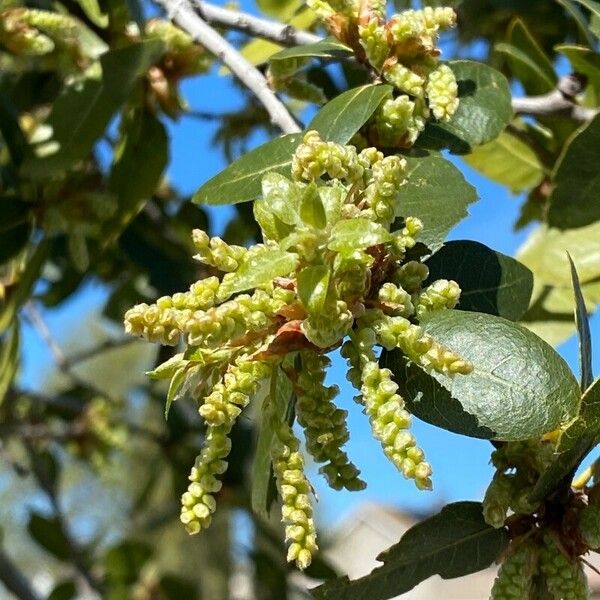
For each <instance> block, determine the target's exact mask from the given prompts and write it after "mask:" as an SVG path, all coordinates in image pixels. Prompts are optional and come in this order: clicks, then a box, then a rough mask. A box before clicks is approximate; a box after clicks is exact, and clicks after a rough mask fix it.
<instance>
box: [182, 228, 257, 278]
mask: <svg viewBox="0 0 600 600" xmlns="http://www.w3.org/2000/svg"><path fill="white" fill-rule="evenodd" d="M192 241H193V242H194V246H195V247H196V250H198V254H196V256H194V258H195V259H196V260H199V261H200V262H202V263H204V264H206V265H209V266H211V267H215V268H217V269H219V271H225V272H227V273H229V272H231V271H235V270H236V269H237V268H238V267H239V266H240V262H241V261H242V259H243V258H244V256H245V255H246V253H247V252H248V250H247V249H246V248H243V247H242V246H232V245H230V244H228V243H227V242H224V241H223V240H222V239H221V238H219V237H213V238H209V237H208V234H207V233H206V232H204V231H202V230H201V229H194V230H193V231H192Z"/></svg>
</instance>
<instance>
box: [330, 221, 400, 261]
mask: <svg viewBox="0 0 600 600" xmlns="http://www.w3.org/2000/svg"><path fill="white" fill-rule="evenodd" d="M390 239H391V236H390V234H389V232H388V231H387V230H386V228H385V227H383V226H382V225H380V224H379V223H374V222H373V221H370V220H369V219H344V220H342V221H338V222H337V223H336V224H335V225H334V226H333V227H332V229H331V241H330V242H329V244H327V247H328V248H329V249H330V250H333V251H335V252H339V253H340V254H344V255H350V254H352V253H353V252H354V251H355V250H362V249H363V248H369V247H371V246H377V244H384V243H385V242H389V241H390Z"/></svg>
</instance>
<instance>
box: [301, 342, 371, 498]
mask: <svg viewBox="0 0 600 600" xmlns="http://www.w3.org/2000/svg"><path fill="white" fill-rule="evenodd" d="M330 364H331V363H330V361H329V359H328V358H327V357H325V356H323V355H320V354H317V353H315V352H303V353H302V370H301V371H300V373H299V375H298V380H297V386H296V395H297V400H296V415H297V418H298V422H299V423H300V425H302V427H303V428H304V434H305V436H306V449H307V450H308V452H309V453H310V455H311V456H312V457H313V458H314V460H315V462H317V463H325V464H324V465H323V466H321V467H320V468H319V473H322V474H323V475H324V476H325V478H326V479H327V482H328V483H329V485H330V486H331V487H332V488H333V489H335V490H341V489H344V488H345V489H347V490H349V491H355V490H362V489H364V488H365V485H366V484H365V483H364V481H362V480H361V479H360V478H359V474H360V471H359V470H358V469H357V468H356V467H355V466H354V465H353V464H352V463H351V462H350V460H349V459H348V455H347V454H346V453H345V452H344V451H343V450H342V449H341V448H342V446H343V445H344V444H345V443H346V442H347V441H348V439H349V437H350V435H349V433H348V428H347V426H346V416H347V412H346V411H345V410H342V409H340V408H338V407H337V406H336V405H335V404H334V403H333V399H334V398H335V396H337V394H338V392H339V389H338V388H337V386H325V385H324V380H325V373H326V369H327V367H328V366H329V365H330Z"/></svg>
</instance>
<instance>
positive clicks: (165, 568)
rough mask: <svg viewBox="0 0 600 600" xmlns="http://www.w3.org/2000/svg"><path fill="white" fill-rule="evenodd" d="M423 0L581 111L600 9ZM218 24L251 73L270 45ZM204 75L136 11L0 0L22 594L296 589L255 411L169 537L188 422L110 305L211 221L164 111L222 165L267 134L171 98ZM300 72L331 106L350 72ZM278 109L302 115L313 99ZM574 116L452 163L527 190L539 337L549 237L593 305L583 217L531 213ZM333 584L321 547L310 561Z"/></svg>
mask: <svg viewBox="0 0 600 600" xmlns="http://www.w3.org/2000/svg"><path fill="white" fill-rule="evenodd" d="M421 4H425V5H438V4H440V5H441V4H454V5H455V6H456V7H457V10H458V14H459V27H458V29H457V30H456V32H454V33H452V34H451V35H450V36H448V37H447V39H446V40H445V41H444V48H445V49H446V56H447V57H448V58H453V57H474V58H477V59H480V60H485V61H487V62H489V63H490V64H491V65H492V66H494V67H496V68H498V69H500V70H501V71H502V72H503V73H504V74H505V75H506V76H507V77H508V78H509V79H510V80H511V83H512V84H513V89H514V90H515V92H516V93H524V94H528V95H535V94H543V93H546V92H549V91H551V90H552V89H554V88H555V86H556V82H557V80H558V74H564V73H566V72H571V71H576V72H577V73H579V74H581V75H582V76H583V78H585V80H586V81H587V86H585V90H584V92H583V93H582V96H581V98H580V101H581V103H582V104H583V105H584V106H589V107H596V106H597V105H598V94H599V93H600V56H599V55H598V54H597V52H596V51H597V39H596V38H595V37H594V35H595V34H597V33H598V31H600V11H599V10H598V9H596V8H594V6H595V5H596V4H598V3H593V2H589V1H587V2H584V1H577V0H556V1H549V0H530V1H528V2H521V1H518V0H512V1H511V0H463V1H462V2H433V1H432V2H423V3H418V2H410V1H403V0H396V1H395V5H396V8H397V9H404V8H407V7H409V6H413V5H414V6H419V5H421ZM38 9H39V10H38ZM255 10H256V11H257V12H258V13H262V14H263V15H266V16H267V17H270V18H275V19H278V20H284V21H289V22H291V23H293V24H294V25H296V26H297V27H301V28H310V29H312V30H315V31H318V27H317V25H316V23H315V19H314V15H312V13H310V11H309V10H308V9H306V8H305V7H304V6H303V2H302V1H301V0H286V1H282V0H277V1H276V0H257V1H256V7H255ZM39 11H42V12H39ZM228 37H229V39H231V40H232V41H233V42H234V43H235V44H236V45H238V46H239V47H240V48H241V50H242V52H243V54H244V55H245V56H246V57H247V58H248V59H250V60H251V61H252V62H253V63H254V64H257V65H261V68H262V67H264V66H265V64H266V61H267V60H268V57H269V56H270V55H271V54H272V53H273V52H275V51H277V50H278V49H279V48H278V47H277V46H276V45H274V44H273V43H271V42H266V41H263V40H250V39H248V38H245V37H244V36H243V35H241V34H239V33H235V32H233V33H231V34H230V35H229V34H228ZM218 70H219V65H215V64H214V61H213V60H212V57H210V56H208V55H207V54H206V53H205V52H204V51H203V50H202V48H200V47H198V46H196V45H194V44H192V43H191V41H190V40H189V39H185V36H183V37H182V35H181V32H179V31H177V30H175V29H174V28H173V27H171V26H170V25H169V24H168V21H165V20H163V17H162V16H161V15H160V13H159V12H158V10H157V9H156V8H155V7H153V6H152V5H151V3H149V2H148V3H146V2H142V1H141V0H127V1H125V0H63V1H62V2H58V1H50V0H37V1H36V0H32V1H28V2H17V1H11V0H0V336H1V337H0V461H1V463H0V464H1V465H2V466H1V469H2V473H1V474H0V505H1V507H2V508H1V509H0V511H1V514H2V519H1V521H2V529H3V537H2V543H1V545H0V581H2V582H3V584H4V585H5V586H6V587H7V589H10V590H12V592H15V593H17V594H18V595H19V596H20V597H23V598H36V597H48V598H51V599H52V600H59V599H63V600H66V599H69V598H75V597H98V596H100V597H105V598H110V599H115V600H116V599H120V598H135V599H139V600H143V599H150V598H152V599H154V598H156V599H171V598H173V599H174V598H190V599H194V598H198V599H200V598H210V599H215V598H226V597H229V593H230V592H229V590H230V586H231V585H232V581H234V580H235V578H236V577H237V576H238V575H239V573H242V574H243V579H244V581H246V582H247V587H248V586H249V587H248V589H246V590H245V591H243V594H246V595H245V596H244V597H256V598H265V599H267V598H273V599H275V598H277V599H283V598H286V597H290V598H293V597H304V596H306V594H307V593H306V585H305V584H306V581H305V580H301V579H298V578H297V576H296V575H294V574H293V573H292V571H291V567H288V566H287V565H286V564H285V561H284V551H283V544H282V542H281V541H280V540H281V536H280V535H279V531H278V528H279V525H278V524H277V523H276V522H264V521H262V520H260V519H259V518H257V517H255V516H253V515H252V513H251V511H250V510H249V499H248V495H249V494H248V477H249V464H248V461H249V456H250V455H251V453H249V452H248V453H242V452H243V451H242V449H244V448H250V447H251V446H252V443H253V439H254V431H253V428H252V422H251V420H246V421H242V423H241V425H240V426H239V427H237V429H236V430H235V433H234V435H235V438H236V439H235V440H234V444H233V448H234V452H237V453H238V454H237V455H234V456H232V459H231V468H230V469H229V471H228V473H227V474H226V476H225V481H224V484H225V485H224V488H223V491H222V492H221V498H220V499H219V504H220V507H221V508H220V510H219V512H218V516H217V520H216V522H215V523H214V525H213V526H212V527H211V528H210V529H209V530H208V531H207V532H204V533H203V534H202V535H201V536H196V537H188V536H187V535H186V534H185V532H184V530H183V528H182V527H181V526H180V523H179V520H178V518H177V515H178V512H179V497H180V495H181V492H182V491H183V490H184V488H185V486H186V479H187V475H188V468H189V465H190V464H192V463H193V460H194V456H195V454H196V453H197V450H198V448H199V446H200V444H201V440H202V435H203V431H202V427H201V423H200V421H199V419H198V418H197V414H196V412H195V410H194V408H193V405H192V404H191V403H190V404H189V405H188V404H186V403H185V402H178V403H176V404H175V405H174V406H173V407H172V409H171V413H170V417H169V419H168V421H165V419H164V416H163V407H164V396H165V391H166V390H165V389H164V386H163V385H162V384H161V383H160V382H152V381H150V380H148V379H146V378H145V377H144V375H143V374H144V372H145V371H147V370H150V369H152V368H153V366H155V365H156V364H158V363H160V362H163V361H164V360H165V359H167V358H168V357H169V355H170V354H169V353H170V352H171V351H172V349H169V348H164V349H161V350H160V351H156V350H155V349H153V348H152V347H149V346H146V345H144V344H140V343H138V342H136V341H132V340H129V339H124V338H123V334H122V328H121V323H122V316H123V313H124V311H125V310H126V309H127V308H129V307H130V306H132V305H134V304H136V303H139V302H144V301H152V300H153V299H154V298H156V297H157V296H161V295H166V294H172V293H174V292H176V291H180V290H185V289H187V288H188V287H189V286H190V285H191V284H192V283H193V282H194V281H195V280H196V279H198V278H200V277H203V276H204V275H205V273H204V272H203V270H202V269H203V267H202V266H201V265H199V263H197V262H195V261H193V260H192V258H191V256H192V254H193V253H194V251H193V246H192V244H191V238H190V232H191V229H192V228H194V227H199V228H202V229H205V230H208V231H209V233H210V232H213V233H214V226H212V225H211V220H210V219H209V215H208V214H207V213H206V212H205V211H204V210H203V208H202V207H199V206H196V205H194V204H192V203H191V202H190V201H189V198H188V197H186V196H185V195H182V194H181V193H180V192H179V191H178V189H177V181H170V180H169V179H168V178H167V177H166V176H165V170H166V168H167V167H168V165H169V161H170V149H171V148H170V136H169V133H168V132H169V127H170V125H168V124H169V122H172V121H178V120H180V119H182V118H183V117H184V116H186V115H187V116H186V118H196V119H202V120H204V121H209V122H211V123H213V124H214V127H213V131H214V137H213V140H212V142H213V145H214V152H222V153H223V154H224V156H225V157H226V158H227V160H232V159H234V158H235V157H237V156H239V155H240V153H243V152H244V151H245V150H246V149H248V148H250V147H252V146H253V145H255V143H256V140H257V139H260V136H263V137H264V136H265V135H266V136H273V135H276V134H277V133H278V132H277V131H275V130H274V128H273V127H272V125H271V124H270V123H269V121H268V117H267V115H266V113H265V111H264V110H263V109H262V107H260V106H258V105H257V104H256V103H255V101H254V99H253V98H252V97H251V96H250V95H249V93H248V92H246V91H245V90H243V89H241V88H240V87H237V86H236V88H235V93H236V94H237V95H238V96H239V98H238V100H239V102H240V107H241V108H239V109H237V110H232V111H223V112H222V111H221V110H220V108H219V107H217V106H215V110H214V112H208V113H195V112H194V111H191V110H189V109H188V107H187V105H186V101H185V98H184V97H183V95H182V93H181V90H180V83H181V82H182V80H184V79H185V78H188V77H203V76H204V75H205V74H207V73H212V74H214V73H215V71H218ZM222 75H223V76H227V75H226V73H223V72H222ZM307 77H308V79H309V81H311V82H313V83H315V84H317V85H319V86H320V87H321V88H322V89H323V91H324V93H325V95H326V97H327V98H332V97H334V96H335V95H336V94H338V93H339V92H340V91H343V90H344V89H346V88H347V87H349V86H354V85H358V84H360V83H361V78H362V77H364V75H363V74H361V73H360V72H357V71H356V70H354V69H352V68H350V67H349V66H347V65H345V66H342V67H341V68H340V69H339V70H337V71H335V72H334V71H333V70H332V69H329V68H328V69H326V70H325V69H323V68H321V66H320V65H318V64H315V65H313V66H312V67H311V68H309V69H308V71H307ZM288 102H289V106H290V109H291V110H292V112H293V113H294V114H295V115H296V116H298V117H299V118H300V119H301V118H302V116H303V115H304V114H305V113H306V111H307V110H308V111H310V107H307V106H306V105H304V104H302V103H299V102H297V101H294V100H291V99H288ZM581 126H582V124H581V123H580V122H577V121H576V120H574V119H572V118H570V117H569V116H564V117H560V116H559V117H557V116H556V115H555V116H553V117H552V118H544V117H540V118H538V119H537V120H534V119H531V118H520V117H516V118H515V119H514V121H513V123H512V124H511V125H510V126H509V127H508V128H507V130H506V131H505V132H504V133H503V134H502V135H501V136H500V137H499V138H498V139H497V140H495V141H493V142H491V143H490V144H487V145H485V146H481V147H478V148H476V149H475V150H474V151H473V152H472V153H471V154H469V155H467V156H465V157H464V160H465V161H466V163H467V164H468V165H469V166H471V167H472V168H474V169H476V170H478V171H479V172H481V173H482V174H483V175H484V176H486V177H488V178H489V179H491V180H493V181H495V182H497V183H500V184H502V185H504V186H506V188H507V189H509V190H510V191H511V192H513V193H519V194H525V198H526V200H525V201H524V203H523V205H522V208H521V215H520V217H519V219H518V221H517V222H516V223H515V227H517V228H521V227H525V226H528V227H531V224H532V223H539V225H537V226H534V227H533V228H532V232H531V234H530V237H529V239H528V241H527V242H526V243H525V245H524V246H523V248H522V249H521V250H520V252H519V254H518V257H519V259H520V260H521V261H522V262H524V263H525V264H526V265H527V266H528V267H529V268H530V269H532V271H533V272H534V275H535V277H536V291H535V298H534V303H533V304H532V306H531V308H530V310H529V312H528V313H527V314H526V316H525V322H526V324H527V325H528V326H530V327H531V328H532V329H533V330H534V331H535V332H536V333H538V334H539V335H541V336H542V337H544V338H545V339H547V340H549V341H550V342H551V343H559V342H560V341H562V340H564V339H566V338H567V337H569V336H570V335H571V334H572V332H573V328H574V325H573V322H572V321H573V317H572V313H573V311H572V309H573V307H572V298H571V292H570V279H569V276H568V271H567V268H566V258H564V250H569V251H570V252H571V254H572V255H573V256H574V257H575V259H576V262H577V257H580V263H578V264H579V265H580V269H581V270H580V277H581V280H582V283H583V290H584V293H585V296H586V300H587V301H588V303H589V307H590V309H593V308H594V306H595V305H596V304H597V303H598V302H600V242H599V240H600V222H599V221H598V220H597V218H598V217H600V215H596V219H594V218H592V217H590V218H588V219H587V220H586V222H583V223H578V226H577V227H572V228H567V229H564V228H556V223H555V222H552V219H549V211H548V207H549V199H550V196H551V194H552V190H553V189H554V187H555V186H556V185H557V184H558V183H560V182H559V181H557V179H556V177H557V168H556V167H557V164H558V163H559V162H560V161H561V160H562V161H563V162H564V160H571V161H573V165H572V166H571V167H570V168H571V169H576V168H577V166H578V164H579V163H578V158H577V156H574V157H571V158H569V155H568V153H567V154H566V155H565V152H567V150H568V147H569V144H570V142H571V139H572V137H573V136H574V135H576V134H577V133H578V131H579V129H578V128H580V127H581ZM591 134H592V141H591V142H590V144H589V152H590V153H592V155H591V158H590V157H588V158H589V160H594V156H595V157H596V158H595V160H597V162H596V164H600V139H598V137H596V138H594V137H593V136H594V135H595V136H600V129H599V131H598V133H596V132H595V130H594V131H592V132H591ZM594 140H595V146H594ZM566 149H567V150H566ZM594 153H595V154H594ZM564 156H567V159H565V158H564ZM567 166H568V165H567ZM566 168H567V167H565V169H566ZM590 185H597V184H595V183H591V184H590ZM594 189H595V188H594ZM228 214H229V215H230V218H229V221H228V223H227V224H226V226H225V228H224V233H223V236H224V237H225V238H226V239H227V241H229V242H230V243H235V244H247V243H249V242H251V241H253V240H254V239H255V238H256V235H257V229H256V225H255V224H254V220H253V217H252V211H251V206H249V205H247V204H242V205H236V206H235V207H234V209H233V210H232V211H231V212H230V213H228ZM548 221H550V223H548ZM219 233H220V232H219ZM581 263H584V266H583V268H581ZM86 285H97V286H100V287H101V289H102V294H101V296H102V298H103V301H102V305H101V306H100V307H99V310H98V312H97V314H93V315H92V316H88V317H87V318H86V319H84V320H82V319H78V318H74V319H73V322H72V323H71V324H70V327H69V331H68V332H66V333H65V332H63V335H61V337H60V342H58V341H57V340H56V339H55V336H54V333H53V332H52V331H51V330H50V329H49V327H48V325H47V323H46V320H45V319H46V315H48V314H52V310H53V309H56V308H61V307H63V308H64V307H68V306H69V303H70V302H72V300H73V298H74V297H76V296H77V294H79V293H80V292H81V290H82V288H83V287H85V286H86ZM25 328H29V329H30V330H33V331H35V332H36V335H37V336H38V343H44V344H46V345H47V346H48V348H49V350H50V353H51V356H52V363H51V364H40V365H36V369H38V371H39V381H40V382H41V385H37V386H32V385H30V383H31V382H30V381H28V380H27V378H25V377H23V375H22V374H23V368H22V361H23V359H24V356H26V355H27V352H26V351H25V349H24V347H23V340H24V339H25V337H24V335H23V331H24V329H25ZM325 546H326V544H325ZM190 557H194V559H193V560H190ZM19 573H21V574H22V575H23V576H24V577H25V578H26V580H25V581H23V580H21V579H19V577H18V576H17V575H18V574H19ZM332 575H334V572H333V570H332V569H331V567H330V566H329V565H328V564H327V562H326V561H325V560H324V559H323V560H316V561H315V563H314V564H313V566H312V567H311V569H309V571H308V576H309V577H311V576H312V577H316V578H318V579H323V578H327V577H329V576H332ZM27 580H28V581H27ZM240 586H241V588H243V587H244V586H243V585H241V584H239V582H238V588H239V587H240ZM241 588H240V589H241ZM3 593H4V592H0V594H3ZM28 593H30V594H31V595H27V594H28Z"/></svg>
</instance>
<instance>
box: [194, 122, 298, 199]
mask: <svg viewBox="0 0 600 600" xmlns="http://www.w3.org/2000/svg"><path fill="white" fill-rule="evenodd" d="M301 141H302V134H301V133H292V134H289V135H284V136H282V137H279V138H275V139H274V140H271V141H269V142H267V143H266V144H263V145H262V146H259V147H258V148H255V149H254V150H251V151H250V152H246V154H244V155H243V156H242V157H241V158H238V159H237V160H236V161H235V162H233V163H231V164H230V165H229V166H228V167H227V168H226V169H224V170H223V171H221V172H220V173H219V174H218V175H216V176H215V177H213V178H212V179H209V180H208V181H207V182H206V183H205V184H204V185H203V186H202V187H200V189H199V190H198V191H197V192H196V193H195V194H194V196H193V198H192V201H193V202H196V203H197V204H237V203H238V202H248V201H250V200H255V199H256V198H258V197H259V196H260V193H261V181H262V178H263V176H264V175H266V174H267V173H270V172H275V173H280V174H281V175H287V176H289V174H290V169H291V166H292V155H293V154H294V150H296V148H297V147H298V144H299V143H300V142H301Z"/></svg>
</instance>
